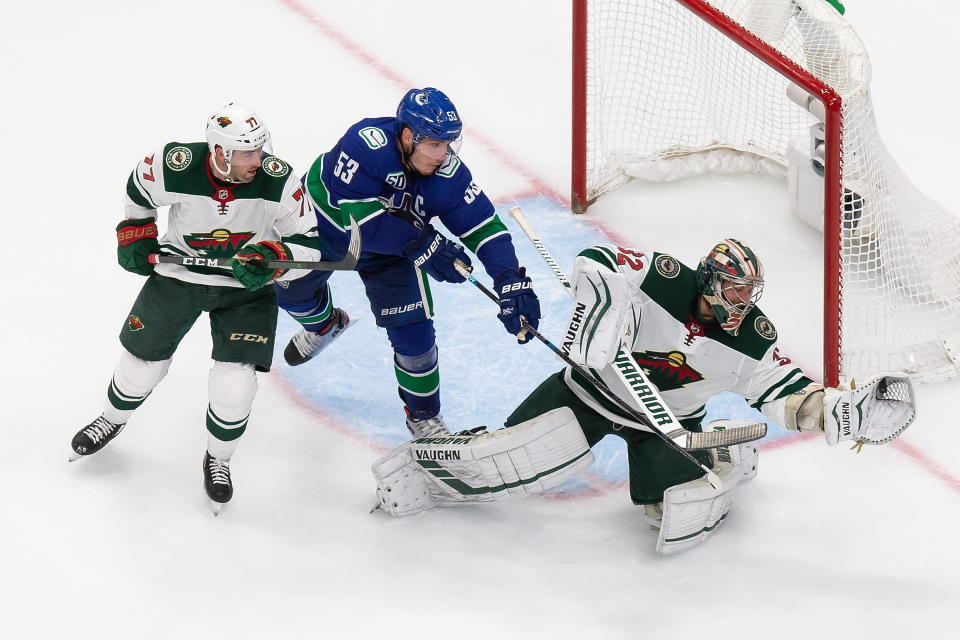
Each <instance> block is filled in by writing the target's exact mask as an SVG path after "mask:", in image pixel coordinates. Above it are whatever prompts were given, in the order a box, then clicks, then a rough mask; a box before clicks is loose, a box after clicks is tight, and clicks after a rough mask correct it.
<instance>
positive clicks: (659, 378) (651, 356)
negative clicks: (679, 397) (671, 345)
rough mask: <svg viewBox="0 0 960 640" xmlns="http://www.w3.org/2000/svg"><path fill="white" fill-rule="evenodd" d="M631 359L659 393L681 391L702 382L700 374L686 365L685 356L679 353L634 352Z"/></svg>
mask: <svg viewBox="0 0 960 640" xmlns="http://www.w3.org/2000/svg"><path fill="white" fill-rule="evenodd" d="M633 359H634V360H636V361H637V364H638V365H640V368H641V369H643V372H644V373H645V374H646V375H647V377H648V378H649V379H650V382H652V383H653V384H654V385H656V387H657V389H659V390H660V391H673V390H674V389H681V388H683V387H685V386H687V385H688V384H691V383H693V382H700V381H701V380H703V376H702V375H701V374H700V372H699V371H697V370H696V369H694V368H693V367H691V366H690V365H688V364H687V356H685V355H684V354H683V353H681V352H680V351H670V352H668V353H663V352H662V351H643V352H634V354H633Z"/></svg>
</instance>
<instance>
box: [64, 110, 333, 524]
mask: <svg viewBox="0 0 960 640" xmlns="http://www.w3.org/2000/svg"><path fill="white" fill-rule="evenodd" d="M269 140H270V133H269V132H268V131H267V128H266V125H265V124H264V123H263V121H262V120H261V119H260V117H259V116H258V115H257V114H256V113H254V112H253V111H251V110H250V109H249V108H248V107H245V106H243V105H240V104H235V103H230V104H228V105H226V106H224V107H223V108H221V109H220V110H218V111H217V112H216V113H214V114H213V115H211V116H210V118H209V119H208V120H207V126H206V141H205V142H195V143H179V142H171V143H169V144H167V145H165V146H163V147H162V148H161V149H158V150H157V151H155V152H154V153H151V154H150V155H148V156H146V157H145V158H144V159H143V160H141V161H140V163H139V164H138V165H137V167H136V169H134V171H133V173H131V174H130V177H129V179H128V180H127V188H126V197H125V201H126V206H125V208H124V219H123V221H122V222H120V224H119V225H118V226H117V242H118V248H117V257H118V260H119V262H120V266H122V267H123V268H124V269H126V270H128V271H131V272H133V273H137V274H139V275H143V276H147V281H146V283H145V284H144V285H143V288H142V289H141V291H140V295H139V296H138V297H137V300H136V302H134V304H133V308H132V309H131V311H130V313H129V314H128V316H127V318H126V321H125V322H124V325H123V329H122V330H121V332H120V342H121V344H122V345H123V347H124V353H123V356H122V357H121V359H120V363H119V364H118V365H117V368H116V371H115V372H114V375H113V379H112V380H111V381H110V386H109V387H108V389H107V399H106V402H105V404H104V407H103V412H102V414H101V415H100V417H98V418H97V419H96V420H94V421H93V422H92V423H90V424H89V425H87V426H86V427H84V428H83V429H81V430H80V431H79V432H78V433H77V434H76V436H74V438H73V441H72V443H71V446H72V448H73V451H74V457H73V459H76V458H77V457H79V456H84V455H90V454H92V453H96V452H97V451H99V450H100V449H101V448H103V446H104V445H105V444H107V442H109V441H110V440H112V439H113V438H114V437H115V436H116V435H117V434H118V433H119V432H120V431H121V429H123V427H124V425H125V424H126V423H127V420H128V419H129V418H130V415H131V414H132V413H133V411H134V410H135V409H136V408H137V407H139V406H140V405H141V404H142V403H143V402H144V401H145V400H146V399H147V396H148V395H150V392H151V391H153V389H154V387H156V386H157V384H158V383H159V382H160V380H162V379H163V377H164V376H165V375H166V373H167V369H168V367H169V366H170V359H171V358H172V356H173V353H174V351H175V350H176V348H177V345H178V344H179V343H180V340H181V339H182V338H183V336H184V335H186V333H187V331H188V330H189V329H190V327H191V326H192V325H193V323H194V322H195V321H196V319H197V318H198V317H199V315H200V314H201V313H202V312H207V313H209V315H210V329H211V337H212V338H213V351H212V357H213V367H212V368H211V370H210V378H209V405H208V406H207V411H206V425H207V432H208V444H207V451H206V453H205V455H204V460H203V473H204V481H205V482H204V484H205V488H206V491H207V494H208V496H209V498H210V500H211V501H212V503H211V504H212V505H213V507H214V512H217V511H218V510H219V505H220V504H222V503H225V502H227V501H229V500H230V498H231V497H232V495H233V484H232V481H231V477H230V466H229V465H230V457H231V456H232V455H233V452H234V450H235V449H236V446H237V442H238V438H239V437H240V436H241V435H242V434H243V432H244V430H245V429H246V426H247V419H248V417H249V415H250V408H251V405H252V404H253V398H254V395H255V394H256V390H257V377H256V371H269V369H270V365H271V362H272V359H273V342H274V333H275V331H276V323H277V306H276V298H275V293H274V289H273V287H272V286H265V285H267V284H268V283H270V282H273V281H275V280H289V279H293V278H296V277H299V276H302V275H304V274H306V273H308V272H307V271H302V270H300V271H289V272H285V271H284V270H283V269H267V268H265V267H263V266H260V265H259V264H258V262H259V261H260V260H276V259H280V260H287V259H291V260H306V261H317V260H319V259H320V252H319V250H318V249H317V243H316V219H315V216H314V215H313V212H312V210H311V209H310V205H309V203H308V199H307V198H305V197H304V193H303V188H302V186H301V185H300V181H299V179H298V177H297V176H296V175H295V174H294V172H293V171H292V170H291V168H290V166H289V165H288V164H287V163H286V162H284V161H283V160H281V159H279V158H277V157H275V156H273V155H270V154H269V153H268V152H267V149H268V148H269V147H268V146H267V145H268V143H269ZM166 206H169V213H168V218H167V229H166V233H165V234H164V235H163V237H162V238H160V239H159V240H158V237H157V236H158V230H157V224H156V218H157V210H158V209H159V208H160V207H166ZM161 251H162V252H163V253H166V254H172V255H176V256H189V257H201V258H231V257H242V258H244V259H245V260H247V262H245V263H243V264H240V263H236V262H235V263H234V265H233V266H232V268H231V267H226V266H198V265H196V264H191V265H189V266H187V265H181V264H157V265H154V264H152V263H151V262H150V260H149V256H150V255H151V254H156V253H158V252H161ZM198 262H202V261H198ZM198 419H199V415H198Z"/></svg>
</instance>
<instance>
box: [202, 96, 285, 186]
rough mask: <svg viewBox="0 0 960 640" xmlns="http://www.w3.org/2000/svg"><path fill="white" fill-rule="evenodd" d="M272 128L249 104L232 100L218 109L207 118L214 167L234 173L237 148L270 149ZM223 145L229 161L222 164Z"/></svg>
mask: <svg viewBox="0 0 960 640" xmlns="http://www.w3.org/2000/svg"><path fill="white" fill-rule="evenodd" d="M269 143H270V132H269V131H268V130H267V126H266V124H265V123H264V122H263V120H262V119H261V118H260V116H258V115H257V114H256V113H254V111H253V109H251V108H250V107H247V106H245V105H242V104H239V103H236V102H231V103H229V104H227V105H225V106H223V107H221V108H220V109H217V110H216V111H215V112H213V114H212V115H211V116H210V117H209V118H207V146H208V147H209V148H210V153H211V155H213V158H214V159H213V162H214V167H216V169H217V171H219V172H220V173H221V174H223V175H224V176H227V175H229V174H230V169H231V159H232V157H233V152H234V151H246V150H252V149H260V148H261V147H262V148H263V149H264V151H265V152H267V153H270V144H269ZM217 147H220V148H221V149H223V157H224V160H225V161H226V163H227V166H226V167H225V168H221V167H220V166H219V165H218V164H217V160H216V148H217Z"/></svg>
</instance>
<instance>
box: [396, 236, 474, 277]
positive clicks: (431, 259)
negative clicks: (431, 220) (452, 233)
mask: <svg viewBox="0 0 960 640" xmlns="http://www.w3.org/2000/svg"><path fill="white" fill-rule="evenodd" d="M403 255H405V256H406V257H407V258H409V259H410V260H412V261H413V264H414V265H416V266H417V267H419V268H420V269H421V270H422V271H426V272H427V273H428V274H430V276H431V277H432V278H433V279H435V280H439V281H440V282H463V281H464V280H466V278H464V277H463V276H462V275H460V273H459V272H458V271H457V269H456V267H454V266H453V261H454V260H459V261H460V262H462V263H463V264H464V265H466V266H467V267H469V266H470V258H468V257H467V254H466V253H464V251H463V247H461V246H460V245H459V244H457V243H456V242H453V241H452V240H448V239H447V238H445V237H443V234H441V233H440V232H438V231H437V230H436V229H434V228H433V227H432V226H430V225H429V224H428V225H424V227H423V229H421V230H420V235H418V236H417V237H416V239H415V240H411V241H410V242H408V243H407V244H405V245H403Z"/></svg>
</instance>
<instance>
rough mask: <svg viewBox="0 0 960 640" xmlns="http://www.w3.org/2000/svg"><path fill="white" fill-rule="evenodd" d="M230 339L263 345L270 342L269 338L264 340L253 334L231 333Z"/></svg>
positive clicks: (262, 337)
mask: <svg viewBox="0 0 960 640" xmlns="http://www.w3.org/2000/svg"><path fill="white" fill-rule="evenodd" d="M230 339H231V340H242V341H243V342H257V343H261V342H262V343H263V344H266V343H268V342H270V339H269V338H265V337H264V336H258V335H257V334H255V333H231V334H230Z"/></svg>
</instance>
